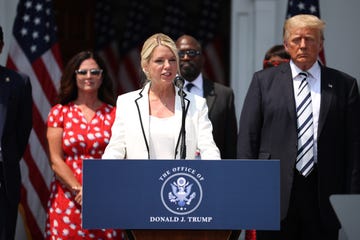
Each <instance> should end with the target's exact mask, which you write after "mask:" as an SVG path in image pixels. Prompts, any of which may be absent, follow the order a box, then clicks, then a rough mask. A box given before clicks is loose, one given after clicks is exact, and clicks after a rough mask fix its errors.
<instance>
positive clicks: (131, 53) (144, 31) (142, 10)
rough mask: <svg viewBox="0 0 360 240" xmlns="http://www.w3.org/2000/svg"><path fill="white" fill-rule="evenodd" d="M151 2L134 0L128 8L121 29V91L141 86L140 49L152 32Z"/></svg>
mask: <svg viewBox="0 0 360 240" xmlns="http://www.w3.org/2000/svg"><path fill="white" fill-rule="evenodd" d="M149 3H150V2H146V1H143V0H132V1H131V3H130V6H129V8H128V9H127V10H126V16H125V25H124V27H123V29H122V30H121V37H120V45H119V52H120V55H121V59H120V77H119V85H120V86H121V88H120V89H121V91H120V92H119V93H125V92H129V91H132V90H135V89H138V88H139V87H140V86H141V79H142V73H141V67H140V51H141V47H142V44H143V42H144V41H145V40H146V38H148V37H149V36H150V35H151V34H152V30H151V27H150V26H149V23H150V20H149V19H151V15H152V13H151V11H150V9H149V7H148V5H149Z"/></svg>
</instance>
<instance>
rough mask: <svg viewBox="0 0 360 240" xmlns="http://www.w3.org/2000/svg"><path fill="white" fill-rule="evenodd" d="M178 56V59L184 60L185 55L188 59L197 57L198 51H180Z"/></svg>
mask: <svg viewBox="0 0 360 240" xmlns="http://www.w3.org/2000/svg"><path fill="white" fill-rule="evenodd" d="M178 54H179V57H180V58H184V57H185V54H186V55H188V57H191V58H193V57H196V56H198V55H200V54H201V53H200V51H197V50H194V49H189V50H181V51H179V52H178Z"/></svg>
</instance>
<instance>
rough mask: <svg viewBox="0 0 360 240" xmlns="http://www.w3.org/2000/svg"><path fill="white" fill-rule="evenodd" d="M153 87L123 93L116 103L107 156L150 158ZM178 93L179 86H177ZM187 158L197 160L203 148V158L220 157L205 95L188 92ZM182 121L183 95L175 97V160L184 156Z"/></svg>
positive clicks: (186, 105) (107, 157) (186, 121)
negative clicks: (181, 137) (182, 150)
mask: <svg viewBox="0 0 360 240" xmlns="http://www.w3.org/2000/svg"><path fill="white" fill-rule="evenodd" d="M149 87H150V83H147V84H146V85H145V86H144V88H142V89H139V90H136V91H133V92H129V93H125V94H122V95H120V96H119V97H118V99H117V102H116V117H115V121H114V124H113V126H112V129H111V132H112V133H111V134H112V136H111V138H110V142H109V144H108V145H107V147H106V149H105V152H104V154H103V156H102V158H103V159H124V158H126V159H149V158H150V152H149V132H150V131H149V121H150V113H149V95H148V92H149ZM174 88H175V91H176V93H177V92H178V90H179V89H178V88H177V87H175V86H174ZM184 99H185V109H187V115H186V119H185V131H186V137H185V140H186V159H195V156H196V155H195V154H196V151H197V150H198V151H200V155H201V159H220V152H219V149H218V148H217V146H216V144H215V142H214V139H213V135H212V125H211V122H210V120H209V118H208V108H207V105H206V100H205V98H202V97H199V96H196V95H194V94H191V93H186V95H185V98H184ZM181 121H182V108H181V98H180V96H179V95H178V94H176V97H175V122H176V124H175V126H174V129H175V131H172V132H174V133H175V134H174V143H175V144H174V146H178V147H177V148H176V149H174V159H180V129H181Z"/></svg>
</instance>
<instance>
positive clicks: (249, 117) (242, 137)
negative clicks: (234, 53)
mask: <svg viewBox="0 0 360 240" xmlns="http://www.w3.org/2000/svg"><path fill="white" fill-rule="evenodd" d="M358 91H359V90H358V86H357V83H356V79H354V78H352V77H351V76H349V75H347V74H345V73H342V72H340V71H337V70H334V69H331V68H327V67H323V66H321V105H320V114H319V123H318V139H317V143H318V158H317V161H318V163H317V166H318V193H319V196H318V199H319V206H320V214H321V217H322V219H323V221H324V222H325V224H326V225H327V226H329V227H332V228H333V227H339V226H340V225H339V222H338V221H337V218H336V216H335V213H334V211H333V210H332V207H331V205H330V202H329V196H330V195H331V194H345V193H350V192H357V193H358V192H360V183H359V182H360V172H359V171H360V169H359V167H360V166H359V157H360V155H359V151H360V140H359V137H360V133H359V131H360V130H359V129H360V117H359V111H360V105H359V92H358ZM296 128H297V127H296V111H295V98H294V91H293V80H292V76H291V69H290V64H289V63H286V64H282V65H280V66H278V67H274V68H269V69H266V70H263V71H259V72H256V73H255V74H254V76H253V80H252V82H251V84H250V87H249V90H248V93H247V96H246V99H245V101H244V106H243V109H242V113H241V118H240V125H239V134H238V149H237V151H238V158H243V159H248V158H253V159H256V158H259V159H280V168H281V169H280V173H281V176H280V179H281V183H280V187H281V197H280V201H281V218H282V219H283V218H284V217H285V216H286V214H287V210H288V206H289V198H290V192H291V188H292V183H293V177H294V167H295V160H296V154H297V133H296ZM351 180H352V182H351V183H350V181H351Z"/></svg>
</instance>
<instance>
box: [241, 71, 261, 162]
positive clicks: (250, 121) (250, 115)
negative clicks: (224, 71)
mask: <svg viewBox="0 0 360 240" xmlns="http://www.w3.org/2000/svg"><path fill="white" fill-rule="evenodd" d="M259 82H260V81H259V79H258V78H257V75H256V74H254V76H253V79H252V81H251V84H250V86H249V89H248V92H247V94H246V97H245V100H244V104H243V107H242V111H241V115H240V123H239V132H238V139H237V158H238V159H256V158H258V153H259V146H260V137H261V129H262V118H263V116H262V107H261V101H262V100H261V98H262V94H261V88H260V86H259Z"/></svg>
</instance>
